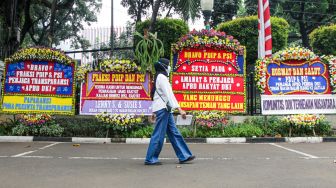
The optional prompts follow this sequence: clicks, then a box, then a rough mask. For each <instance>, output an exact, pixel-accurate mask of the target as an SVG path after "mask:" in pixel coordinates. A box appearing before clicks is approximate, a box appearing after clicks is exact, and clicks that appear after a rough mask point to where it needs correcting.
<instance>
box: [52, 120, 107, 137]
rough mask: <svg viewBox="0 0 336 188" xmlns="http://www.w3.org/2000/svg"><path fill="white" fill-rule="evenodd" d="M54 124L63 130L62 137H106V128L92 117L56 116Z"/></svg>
mask: <svg viewBox="0 0 336 188" xmlns="http://www.w3.org/2000/svg"><path fill="white" fill-rule="evenodd" d="M56 122H57V123H58V124H59V125H60V126H61V127H63V128H64V132H63V136H64V137H98V138H103V137H106V133H107V129H106V127H105V126H103V124H102V123H99V122H98V120H97V119H96V118H95V117H94V116H79V117H78V116H75V117H74V116H58V117H56Z"/></svg>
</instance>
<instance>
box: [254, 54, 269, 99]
mask: <svg viewBox="0 0 336 188" xmlns="http://www.w3.org/2000/svg"><path fill="white" fill-rule="evenodd" d="M270 62H272V59H270V58H264V59H258V60H257V62H256V66H255V77H254V78H255V81H256V85H257V88H258V89H259V91H261V93H264V92H265V88H266V72H267V65H268V64H269V63H270Z"/></svg>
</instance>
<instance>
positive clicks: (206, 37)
mask: <svg viewBox="0 0 336 188" xmlns="http://www.w3.org/2000/svg"><path fill="white" fill-rule="evenodd" d="M185 48H196V49H204V48H214V49H218V50H228V51H236V52H238V53H239V54H240V55H243V54H244V47H242V46H241V45H240V43H239V42H238V40H237V39H234V38H233V36H230V35H226V33H225V32H220V31H216V30H213V29H211V30H206V29H203V30H201V31H196V30H195V29H194V30H192V31H191V32H189V33H188V34H187V35H185V36H183V37H181V38H180V40H179V41H178V42H177V43H176V44H174V45H173V46H172V51H173V52H174V53H176V52H178V51H180V50H182V49H185Z"/></svg>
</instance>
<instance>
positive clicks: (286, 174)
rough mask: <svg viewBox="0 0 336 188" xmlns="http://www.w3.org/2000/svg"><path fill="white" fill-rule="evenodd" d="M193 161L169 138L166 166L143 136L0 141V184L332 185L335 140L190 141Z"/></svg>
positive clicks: (164, 157) (335, 167)
mask: <svg viewBox="0 0 336 188" xmlns="http://www.w3.org/2000/svg"><path fill="white" fill-rule="evenodd" d="M189 146H190V148H191V150H192V151H193V152H194V154H195V155H196V156H197V160H195V161H194V163H192V164H184V165H180V164H178V163H177V159H176V158H175V155H174V152H173V149H172V148H171V146H170V144H165V146H164V149H163V151H162V154H161V162H162V163H163V165H161V166H145V165H143V161H144V156H145V153H146V149H147V145H145V144H137V145H133V144H75V143H58V142H27V143H0V169H1V170H0V182H1V183H0V187H4V188H11V187H25V188H30V187H34V188H35V187H51V188H53V187H62V188H66V187H88V188H92V187H97V188H103V187H109V188H111V187H144V188H150V187H153V188H158V187H160V188H161V187H208V188H210V187H249V188H250V187H267V188H269V187H319V188H320V187H335V185H336V163H335V162H336V145H335V143H318V144H288V143H269V144H220V145H216V144H189Z"/></svg>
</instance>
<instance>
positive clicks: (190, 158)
mask: <svg viewBox="0 0 336 188" xmlns="http://www.w3.org/2000/svg"><path fill="white" fill-rule="evenodd" d="M195 158H196V157H195V155H192V156H190V157H188V159H186V160H184V161H180V164H184V163H187V162H189V161H192V160H194V159H195Z"/></svg>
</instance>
